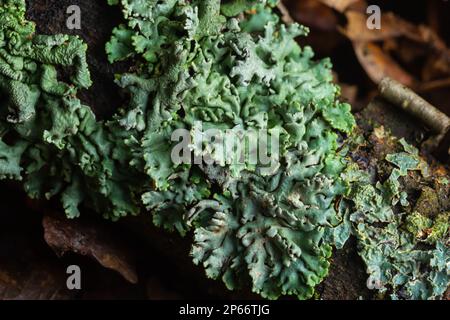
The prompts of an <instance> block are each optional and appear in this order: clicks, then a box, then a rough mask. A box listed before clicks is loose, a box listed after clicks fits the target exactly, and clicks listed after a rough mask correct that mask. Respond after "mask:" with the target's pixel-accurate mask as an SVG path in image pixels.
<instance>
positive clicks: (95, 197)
mask: <svg viewBox="0 0 450 320" xmlns="http://www.w3.org/2000/svg"><path fill="white" fill-rule="evenodd" d="M109 3H110V4H112V5H120V6H121V8H122V11H123V13H124V17H125V20H126V23H125V24H123V25H120V26H118V27H117V28H115V29H114V30H113V32H112V38H111V40H110V41H109V42H108V43H107V44H106V51H107V53H108V58H109V60H110V62H111V63H113V62H115V61H119V60H125V59H132V61H134V63H135V65H134V66H133V68H132V70H133V73H127V74H122V75H117V85H118V86H119V87H120V88H121V89H122V90H123V91H124V92H125V93H127V94H128V96H129V97H130V100H129V102H128V103H127V105H124V106H123V108H122V109H121V110H119V111H118V112H117V114H116V115H115V116H114V117H112V119H110V120H108V121H97V120H96V119H95V116H94V114H93V112H92V110H91V109H90V108H89V106H85V105H83V104H82V103H81V101H80V100H79V99H78V98H77V92H78V90H79V89H82V88H88V87H89V86H90V85H91V81H90V77H89V70H88V66H87V63H86V49H87V46H86V45H85V44H84V43H83V42H82V40H80V39H79V38H77V37H73V36H66V35H54V36H44V35H37V34H35V31H34V25H33V23H31V22H29V21H27V20H26V19H25V17H24V14H25V1H24V0H0V99H1V100H2V106H1V113H0V137H1V140H0V178H1V179H17V180H22V182H23V185H24V188H25V190H26V192H27V193H28V194H29V196H30V197H32V198H47V199H51V198H57V199H60V201H61V203H62V207H63V208H64V211H65V213H66V215H67V216H68V217H69V218H75V217H78V216H79V215H80V207H81V205H85V206H89V207H91V208H93V209H94V210H95V211H97V212H99V213H100V214H102V215H103V216H104V217H105V218H108V219H112V220H117V219H119V218H121V217H124V216H127V215H137V214H139V213H140V212H141V211H142V209H143V208H146V209H147V210H148V211H149V212H150V213H151V214H152V216H153V221H154V223H155V224H156V225H159V226H162V227H164V228H166V229H168V230H177V231H178V232H180V233H181V234H182V235H185V234H187V233H188V232H191V233H192V234H193V237H194V240H193V245H192V250H191V255H192V257H193V260H194V262H195V263H196V264H201V265H203V267H204V268H205V270H206V274H207V275H208V276H209V277H211V278H214V279H219V278H220V279H222V280H223V281H224V283H225V284H226V286H227V287H228V288H230V289H235V288H239V287H242V286H250V287H251V288H252V290H253V291H254V292H256V293H259V294H261V295H262V296H263V297H265V298H270V299H276V298H278V297H279V296H281V295H296V296H297V297H298V298H300V299H307V298H310V297H312V296H313V295H314V288H315V286H316V285H317V284H318V283H320V282H321V281H322V280H323V279H324V277H325V276H326V275H327V273H328V268H329V265H330V261H329V259H330V256H331V252H332V246H333V245H334V246H336V247H338V248H339V247H342V246H343V245H344V244H345V241H346V239H347V238H348V237H349V236H350V234H354V235H355V236H356V237H357V239H358V243H359V252H360V255H361V256H362V257H363V260H364V261H365V262H366V264H367V270H368V272H369V274H370V279H369V285H370V286H371V287H372V288H377V289H379V290H380V291H382V292H386V291H388V290H389V288H393V290H392V296H393V297H394V298H437V297H440V296H441V295H442V294H443V291H444V290H445V289H446V287H447V286H448V281H449V279H448V277H449V271H448V268H449V250H448V239H447V237H448V214H447V215H444V214H442V213H441V212H439V214H438V215H434V216H428V215H427V213H425V212H420V211H417V212H416V213H412V214H411V212H410V211H409V209H408V210H406V209H405V208H410V207H411V203H410V202H411V199H410V197H409V195H408V194H407V193H406V192H405V191H404V190H402V179H403V178H406V177H407V176H408V174H409V173H410V172H411V171H417V172H420V173H421V174H426V171H427V168H426V166H424V161H423V160H421V159H420V158H419V156H418V151H417V150H416V149H414V148H413V147H411V146H410V145H408V144H407V143H406V142H404V141H400V142H399V143H400V145H401V146H402V148H403V150H402V151H400V152H398V153H394V154H389V155H388V156H387V157H386V159H385V166H386V167H391V169H392V170H391V172H390V176H389V178H388V179H386V180H385V181H384V182H383V183H381V182H379V183H376V181H373V177H371V176H369V175H368V174H366V173H364V172H362V171H361V170H360V169H359V168H357V167H356V166H355V165H354V164H353V165H352V164H351V160H350V159H347V158H345V157H346V150H347V149H346V148H343V141H344V140H345V137H346V135H348V134H351V132H352V130H353V129H354V127H355V120H354V118H353V116H352V114H351V112H350V106H349V105H347V104H345V103H341V102H339V89H338V87H337V86H336V85H334V84H332V74H331V63H330V61H329V60H328V59H325V60H322V61H314V60H313V57H314V54H313V51H312V49H311V48H309V47H304V48H302V47H300V46H299V45H298V44H297V42H296V37H298V36H304V35H306V34H307V32H308V31H307V29H306V28H304V27H301V26H299V25H297V24H292V25H290V26H286V25H284V24H282V23H281V22H280V19H279V17H278V16H277V15H276V14H275V13H274V12H273V7H274V5H275V4H276V1H272V0H248V1H244V0H230V1H226V2H224V3H222V2H221V1H219V0H208V1H205V0H191V1H187V0H168V1H163V2H161V1H156V0H120V1H119V0H109ZM61 69H66V73H72V75H71V76H69V77H65V76H64V75H62V74H60V70H61ZM67 78H68V79H67ZM62 79H64V81H63V80H62ZM3 101H4V103H3ZM200 127H203V128H204V129H206V130H208V129H214V130H218V131H229V132H232V133H233V134H235V135H236V136H235V137H238V138H237V140H238V141H239V143H240V145H241V147H242V146H243V149H244V150H247V149H250V147H249V145H248V141H247V140H245V139H239V137H247V136H251V134H253V133H254V132H257V131H258V130H262V131H265V132H267V133H270V134H275V133H277V134H278V135H279V150H275V144H273V143H272V142H269V141H267V142H266V144H267V145H268V146H269V149H270V151H271V152H270V154H269V155H268V157H269V158H271V159H272V160H276V161H275V164H276V165H275V166H267V164H265V163H257V164H255V163H253V162H251V161H248V160H246V159H244V161H242V162H233V161H229V160H233V159H232V157H231V156H229V155H227V156H226V157H225V158H221V157H219V156H218V155H217V154H216V153H215V152H214V150H215V148H214V145H213V144H212V142H211V141H210V142H207V143H204V141H202V140H201V139H200V138H203V137H204V135H205V134H204V133H203V131H201V130H200ZM179 129H184V130H185V131H187V132H189V134H188V135H189V138H190V139H191V143H190V145H189V154H188V157H187V158H188V159H193V158H200V159H201V161H200V162H196V161H194V162H181V163H176V162H174V161H173V157H172V156H173V152H174V150H175V149H176V147H177V143H178V141H174V140H173V133H174V132H176V131H177V130H179ZM198 132H200V138H199V135H197V133H198ZM180 137H181V136H180ZM272 148H273V149H272ZM347 148H348V147H347ZM275 151H279V152H278V153H277V152H275ZM230 157H231V158H230ZM206 159H207V160H214V161H213V162H210V161H206ZM338 199H339V200H340V201H337V200H338ZM419 207H420V206H419ZM399 208H400V209H401V208H403V209H404V210H403V211H402V210H399ZM336 209H338V210H336ZM408 214H410V215H409V216H408ZM418 215H426V216H418ZM444 216H445V217H446V218H443V217H444ZM408 217H409V218H408ZM446 228H447V231H446ZM419 244H421V245H425V246H428V247H425V248H422V247H420V246H419ZM430 246H431V247H430Z"/></svg>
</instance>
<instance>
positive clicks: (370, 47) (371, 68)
mask: <svg viewBox="0 0 450 320" xmlns="http://www.w3.org/2000/svg"><path fill="white" fill-rule="evenodd" d="M353 47H354V49H355V53H356V56H357V57H358V60H359V62H360V63H361V65H362V66H363V68H364V70H365V71H366V73H367V74H368V75H369V77H370V78H371V79H372V81H374V82H375V83H377V84H378V83H380V81H381V80H382V79H383V78H385V77H389V78H392V79H395V80H397V81H398V82H400V83H402V84H404V85H406V86H413V85H414V82H415V81H414V78H413V77H412V76H411V75H410V74H409V73H408V72H406V71H405V70H403V69H402V68H401V67H400V66H399V65H398V64H397V62H395V60H394V59H392V58H391V57H390V56H389V55H387V54H386V53H385V52H384V51H383V50H381V48H380V47H379V46H377V45H376V44H374V43H371V42H354V43H353Z"/></svg>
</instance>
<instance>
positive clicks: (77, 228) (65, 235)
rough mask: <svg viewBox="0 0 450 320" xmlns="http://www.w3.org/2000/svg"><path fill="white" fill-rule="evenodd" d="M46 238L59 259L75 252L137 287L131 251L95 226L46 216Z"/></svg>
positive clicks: (44, 221)
mask: <svg viewBox="0 0 450 320" xmlns="http://www.w3.org/2000/svg"><path fill="white" fill-rule="evenodd" d="M42 224H43V226H44V232H45V234H44V238H45V241H46V242H47V243H48V245H49V246H50V247H51V248H52V249H53V250H54V251H55V252H56V253H57V254H59V255H63V254H64V253H66V252H70V251H71V252H75V253H78V254H81V255H85V256H91V257H93V258H95V259H96V260H97V261H98V262H99V263H100V264H101V265H102V266H104V267H105V268H108V269H112V270H115V271H117V272H118V273H120V274H121V275H122V276H123V277H124V278H125V279H126V280H127V281H129V282H131V283H137V281H138V277H137V274H136V270H135V267H134V265H133V263H131V261H130V260H131V259H130V257H129V253H128V251H127V250H126V249H125V248H124V247H123V246H121V245H120V243H118V241H117V240H115V239H116V238H113V237H111V236H109V234H108V232H107V231H106V230H105V229H103V228H101V226H98V225H96V224H93V223H89V224H86V225H85V224H83V223H82V222H81V221H79V220H76V221H75V220H68V219H66V218H63V217H59V216H58V215H46V216H45V217H44V219H43V221H42Z"/></svg>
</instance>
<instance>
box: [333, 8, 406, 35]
mask: <svg viewBox="0 0 450 320" xmlns="http://www.w3.org/2000/svg"><path fill="white" fill-rule="evenodd" d="M345 16H346V17H347V21H348V23H347V26H346V27H345V28H344V29H341V30H342V32H343V33H344V34H345V35H346V36H347V37H348V38H349V39H350V40H352V41H378V40H385V39H388V38H393V37H398V36H402V35H406V34H410V33H414V29H415V28H414V27H413V26H411V25H410V24H409V23H407V22H405V21H404V20H402V19H401V18H398V17H397V16H395V15H394V14H392V13H386V14H383V15H382V16H381V29H373V30H371V29H369V28H367V15H366V14H364V13H361V12H356V11H347V12H346V14H345Z"/></svg>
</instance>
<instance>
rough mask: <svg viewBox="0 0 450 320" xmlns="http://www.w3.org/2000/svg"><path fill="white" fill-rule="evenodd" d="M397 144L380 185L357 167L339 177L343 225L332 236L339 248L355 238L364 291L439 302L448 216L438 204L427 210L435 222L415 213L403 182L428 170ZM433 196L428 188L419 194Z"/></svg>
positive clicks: (449, 269)
mask: <svg viewBox="0 0 450 320" xmlns="http://www.w3.org/2000/svg"><path fill="white" fill-rule="evenodd" d="M391 139H392V138H391ZM396 143H397V145H398V146H400V147H401V148H403V151H400V152H398V153H393V154H388V155H387V156H386V158H385V162H386V163H385V164H384V165H386V164H388V165H390V166H391V174H390V175H389V177H388V178H387V179H386V181H385V182H384V183H380V182H378V183H376V184H374V183H373V182H374V181H373V177H371V176H370V175H369V174H368V173H367V172H366V171H363V170H361V169H360V168H359V167H358V165H356V164H353V165H350V166H349V167H348V168H347V169H346V171H345V172H344V173H343V179H344V180H345V181H346V183H347V185H348V186H349V189H348V190H349V191H348V193H347V194H346V196H345V200H343V201H342V202H341V211H342V212H343V213H344V212H345V219H344V224H343V225H341V226H339V227H338V228H336V229H334V230H331V236H334V237H335V238H337V237H338V236H341V237H340V242H345V240H346V239H347V238H348V237H349V236H350V235H351V234H353V235H354V236H355V237H356V238H357V243H358V252H359V255H360V256H361V257H362V259H363V261H364V262H365V264H366V267H367V273H368V274H369V278H368V281H367V285H368V287H369V289H373V290H377V291H378V292H380V293H381V294H389V296H390V297H391V298H392V299H439V298H442V296H443V295H444V293H445V291H446V290H447V288H448V287H449V285H450V249H449V247H448V245H449V214H448V212H446V211H445V208H441V207H440V206H439V205H438V203H435V205H436V207H435V208H433V209H432V210H433V211H434V212H436V215H435V216H434V217H428V216H427V215H426V214H427V213H425V212H423V213H419V212H417V211H415V210H414V206H413V205H412V203H410V202H412V201H413V197H411V196H409V195H408V194H407V193H406V192H405V191H404V189H403V188H404V185H405V182H404V181H403V180H402V178H404V177H406V176H407V175H409V174H411V172H412V171H416V172H418V175H422V174H423V172H429V171H430V169H429V168H426V167H424V161H423V160H422V159H421V158H420V157H419V154H418V150H417V149H415V148H414V147H412V146H411V145H409V144H407V143H406V141H405V140H403V139H402V140H400V141H397V142H396ZM432 190H433V189H431V188H430V187H427V188H425V189H424V191H423V193H424V194H425V193H426V194H428V195H429V194H431V192H432ZM433 192H434V193H436V191H433ZM432 198H433V199H434V198H435V197H434V196H432ZM425 201H427V200H425V198H424V197H423V196H421V197H419V200H418V201H417V203H416V206H415V207H416V208H422V207H423V206H422V203H423V202H425ZM428 211H429V210H427V212H428ZM342 235H343V237H342Z"/></svg>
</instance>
